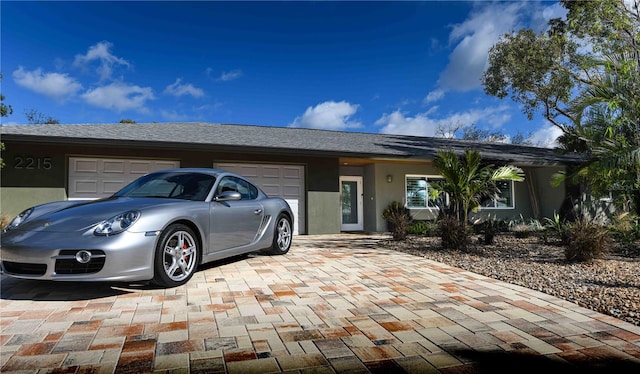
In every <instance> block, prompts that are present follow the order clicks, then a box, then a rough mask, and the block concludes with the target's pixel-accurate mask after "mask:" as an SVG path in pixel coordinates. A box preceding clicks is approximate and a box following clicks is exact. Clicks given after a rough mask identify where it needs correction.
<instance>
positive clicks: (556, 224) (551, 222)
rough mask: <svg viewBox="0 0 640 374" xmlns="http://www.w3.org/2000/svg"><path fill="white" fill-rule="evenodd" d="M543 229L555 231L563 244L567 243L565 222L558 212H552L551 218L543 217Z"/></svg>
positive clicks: (567, 236)
mask: <svg viewBox="0 0 640 374" xmlns="http://www.w3.org/2000/svg"><path fill="white" fill-rule="evenodd" d="M545 222H546V223H545V225H544V227H545V229H546V230H547V231H551V232H553V233H555V234H556V235H557V236H558V238H560V242H561V243H562V244H563V245H567V244H569V235H568V232H567V223H566V222H565V221H564V220H562V219H561V218H560V215H559V214H558V213H555V212H554V213H553V219H551V218H548V217H547V218H545Z"/></svg>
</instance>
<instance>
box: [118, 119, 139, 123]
mask: <svg viewBox="0 0 640 374" xmlns="http://www.w3.org/2000/svg"><path fill="white" fill-rule="evenodd" d="M120 123H131V124H134V123H137V122H136V121H134V120H132V119H129V118H123V119H121V120H120Z"/></svg>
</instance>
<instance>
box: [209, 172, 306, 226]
mask: <svg viewBox="0 0 640 374" xmlns="http://www.w3.org/2000/svg"><path fill="white" fill-rule="evenodd" d="M214 167H216V168H219V169H223V170H228V171H231V172H234V173H237V174H240V175H242V176H244V177H246V178H248V179H250V180H251V181H253V182H254V183H256V184H257V185H258V186H260V188H261V189H262V190H263V191H264V193H266V194H267V195H268V196H280V197H282V198H283V199H285V200H287V202H288V203H289V205H290V206H291V210H293V212H294V219H295V222H294V234H298V233H302V232H301V231H302V228H304V226H305V224H304V219H305V212H304V209H305V205H306V204H305V203H304V199H305V189H304V166H301V165H278V164H242V163H226V162H225V163H214Z"/></svg>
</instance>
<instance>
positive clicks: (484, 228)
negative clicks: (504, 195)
mask: <svg viewBox="0 0 640 374" xmlns="http://www.w3.org/2000/svg"><path fill="white" fill-rule="evenodd" d="M505 227H506V223H505V222H504V221H503V220H500V219H497V218H496V217H492V216H491V215H489V216H487V218H486V219H483V220H479V221H476V222H474V223H473V229H474V232H475V233H477V234H481V235H482V243H484V244H486V245H491V244H493V243H494V239H495V237H496V235H497V234H498V233H499V232H501V231H503V230H504V229H505Z"/></svg>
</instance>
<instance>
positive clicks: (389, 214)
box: [382, 201, 411, 240]
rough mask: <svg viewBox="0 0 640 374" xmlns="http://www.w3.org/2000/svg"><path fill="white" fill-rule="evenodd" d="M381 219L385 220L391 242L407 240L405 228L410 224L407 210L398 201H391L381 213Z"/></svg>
mask: <svg viewBox="0 0 640 374" xmlns="http://www.w3.org/2000/svg"><path fill="white" fill-rule="evenodd" d="M382 217H383V218H384V219H386V220H387V225H388V228H389V231H391V235H392V236H393V240H405V239H406V238H407V228H408V227H409V224H410V223H411V216H410V215H409V210H408V209H407V208H405V206H404V204H403V203H402V202H400V201H392V202H391V203H389V205H388V206H387V208H385V210H384V211H382Z"/></svg>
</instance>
